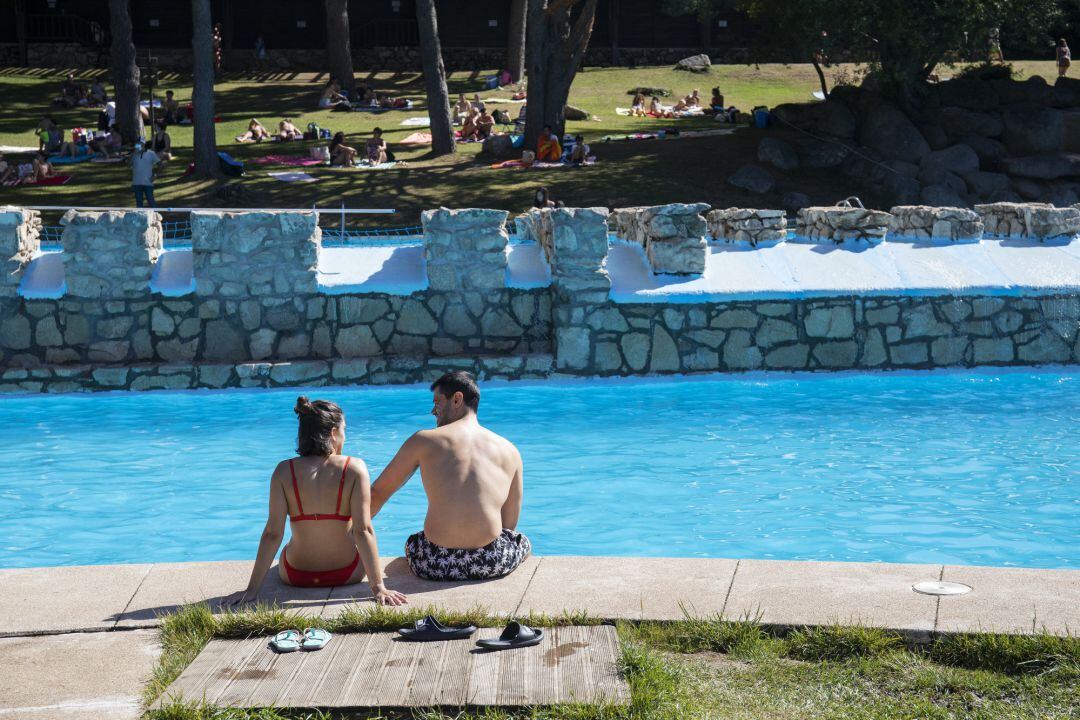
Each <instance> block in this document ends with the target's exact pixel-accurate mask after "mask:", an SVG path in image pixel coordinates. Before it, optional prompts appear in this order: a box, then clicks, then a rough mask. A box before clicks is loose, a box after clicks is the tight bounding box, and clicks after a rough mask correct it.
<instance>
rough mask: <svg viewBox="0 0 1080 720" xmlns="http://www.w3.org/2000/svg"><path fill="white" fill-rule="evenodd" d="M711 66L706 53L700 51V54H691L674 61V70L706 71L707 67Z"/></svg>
mask: <svg viewBox="0 0 1080 720" xmlns="http://www.w3.org/2000/svg"><path fill="white" fill-rule="evenodd" d="M711 67H712V60H710V59H709V56H708V55H705V54H704V53H702V54H701V55H693V56H691V57H688V58H683V59H682V60H680V61H679V62H677V63H675V69H676V70H686V71H688V72H695V73H707V72H709V68H711Z"/></svg>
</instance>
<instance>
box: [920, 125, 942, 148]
mask: <svg viewBox="0 0 1080 720" xmlns="http://www.w3.org/2000/svg"><path fill="white" fill-rule="evenodd" d="M916 127H918V128H919V132H920V133H922V136H923V137H924V138H926V143H927V144H928V145H929V146H930V149H931V150H943V149H945V148H947V147H949V133H947V132H945V130H944V129H943V128H942V127H941V126H940V125H934V124H933V123H926V122H923V123H919V124H918V125H917V126H916Z"/></svg>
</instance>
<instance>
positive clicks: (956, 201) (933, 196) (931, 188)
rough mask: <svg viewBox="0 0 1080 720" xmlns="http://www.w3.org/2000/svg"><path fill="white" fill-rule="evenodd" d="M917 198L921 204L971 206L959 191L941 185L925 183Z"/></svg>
mask: <svg viewBox="0 0 1080 720" xmlns="http://www.w3.org/2000/svg"><path fill="white" fill-rule="evenodd" d="M919 199H920V200H921V201H922V203H923V205H933V206H935V207H958V208H966V207H971V203H969V202H968V201H967V200H965V199H964V198H963V197H961V196H960V193H958V192H956V191H955V190H953V189H952V188H948V187H944V186H942V185H927V186H926V187H924V188H923V189H922V193H920V195H919Z"/></svg>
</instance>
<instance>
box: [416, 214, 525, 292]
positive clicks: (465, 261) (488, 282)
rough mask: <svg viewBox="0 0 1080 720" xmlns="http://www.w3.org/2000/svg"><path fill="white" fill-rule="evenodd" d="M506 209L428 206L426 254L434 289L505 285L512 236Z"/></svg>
mask: <svg viewBox="0 0 1080 720" xmlns="http://www.w3.org/2000/svg"><path fill="white" fill-rule="evenodd" d="M508 217H509V213H507V212H506V211H503V210H481V209H476V208H468V209H463V210H449V209H447V208H440V209H438V210H426V211H424V212H423V213H422V215H421V222H422V223H423V226H424V255H425V258H426V261H427V272H428V285H429V286H430V287H431V288H432V289H433V290H447V291H453V290H486V289H500V288H503V287H505V285H506V252H505V250H506V245H507V242H508V240H509V236H508V235H507V232H506V221H507V218H508Z"/></svg>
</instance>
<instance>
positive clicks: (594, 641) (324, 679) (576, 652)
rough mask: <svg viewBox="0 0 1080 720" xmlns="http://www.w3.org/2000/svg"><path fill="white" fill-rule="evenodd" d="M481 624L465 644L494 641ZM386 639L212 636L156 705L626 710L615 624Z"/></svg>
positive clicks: (382, 636) (359, 635) (374, 635)
mask: <svg viewBox="0 0 1080 720" xmlns="http://www.w3.org/2000/svg"><path fill="white" fill-rule="evenodd" d="M499 632H500V629H499V628H482V629H481V630H479V631H478V632H477V633H476V634H475V635H474V637H473V640H476V639H479V638H483V637H498V635H499ZM394 638H395V635H394V634H393V633H370V634H368V633H354V634H340V635H336V636H335V637H334V638H333V639H332V640H331V641H330V643H329V644H328V645H327V646H326V647H325V648H324V649H322V650H319V651H318V652H293V653H287V654H284V655H279V654H277V653H275V652H274V651H272V650H270V648H268V647H267V645H266V643H267V640H268V638H265V637H262V638H251V639H248V640H212V641H211V642H210V643H209V644H208V645H207V646H206V647H205V648H204V649H203V651H202V652H201V653H200V654H199V656H198V657H197V658H195V660H194V662H192V663H191V665H189V666H188V668H187V669H186V670H184V672H183V673H182V674H181V675H180V677H179V678H177V679H176V681H175V682H174V683H173V684H172V685H171V686H169V689H168V690H166V691H165V694H164V696H163V697H162V698H161V699H160V700H159V701H158V703H157V704H155V707H160V706H161V703H163V702H164V703H166V704H167V703H168V702H170V701H171V700H172V699H179V698H181V697H182V698H186V699H187V700H189V701H190V700H202V699H203V698H205V700H206V702H207V703H209V704H211V705H216V706H219V707H245V708H263V707H278V708H289V707H296V708H313V707H320V708H369V707H383V708H393V707H433V706H437V705H442V706H464V705H506V706H522V705H554V704H557V703H568V702H581V703H600V702H607V703H615V704H626V703H628V702H629V700H630V690H629V687H628V686H627V684H626V681H625V680H623V679H622V678H621V677H619V674H618V671H617V669H616V666H615V662H616V658H617V654H618V649H619V643H618V638H617V637H616V634H615V628H613V627H610V626H599V627H559V628H545V630H544V640H543V642H541V643H540V644H539V645H536V646H534V647H531V648H518V649H515V650H506V651H502V652H480V651H478V649H477V647H476V645H475V644H474V642H473V640H449V641H443V642H430V643H413V642H400V641H398V640H395V639H394Z"/></svg>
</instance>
